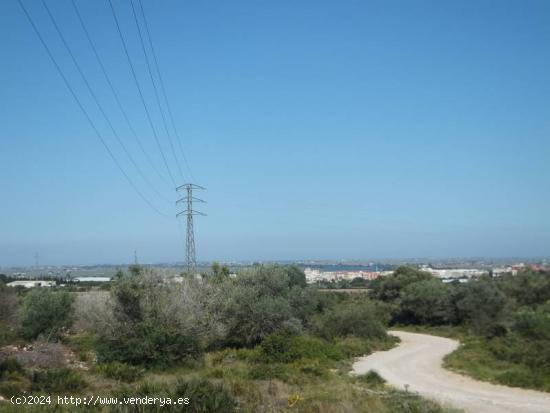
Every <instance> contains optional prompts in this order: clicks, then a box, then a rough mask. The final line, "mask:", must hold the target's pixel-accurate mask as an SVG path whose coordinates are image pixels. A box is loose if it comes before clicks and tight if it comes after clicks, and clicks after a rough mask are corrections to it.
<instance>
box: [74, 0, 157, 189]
mask: <svg viewBox="0 0 550 413" xmlns="http://www.w3.org/2000/svg"><path fill="white" fill-rule="evenodd" d="M72 4H73V8H74V11H75V13H76V15H77V17H78V20H79V22H80V26H81V27H82V29H83V30H84V33H85V34H86V38H87V39H88V43H89V44H90V47H91V48H92V51H93V52H94V55H95V57H96V60H97V62H98V63H99V66H100V67H101V71H102V72H103V76H104V77H105V80H106V81H107V84H108V85H109V88H110V89H111V92H112V93H113V96H114V98H115V101H116V103H117V106H118V108H119V109H120V112H121V113H122V116H123V117H124V120H125V121H126V124H127V125H128V128H129V129H130V132H132V136H133V137H134V138H135V140H136V142H137V144H138V146H139V148H140V149H141V151H142V152H143V154H144V155H145V158H146V159H147V161H148V162H149V164H150V165H151V167H152V168H153V169H154V171H155V172H156V173H157V175H158V176H159V177H160V178H161V179H162V180H163V181H164V182H167V181H166V178H165V177H164V175H162V174H161V173H160V171H159V170H158V168H157V167H156V165H155V164H154V162H153V160H152V159H151V157H150V156H149V153H148V152H147V151H146V150H145V148H144V147H143V144H142V142H141V139H140V138H139V137H138V134H137V133H136V130H135V128H134V127H133V125H132V123H131V122H130V119H129V117H128V114H127V113H126V110H125V109H124V107H123V106H122V103H121V101H120V98H119V96H118V93H117V91H116V90H115V87H114V86H113V83H112V81H111V78H110V77H109V75H108V73H107V69H106V68H105V65H104V64H103V61H102V60H101V57H100V56H99V53H98V51H97V48H96V47H95V44H94V42H93V40H92V37H91V36H90V33H89V31H88V28H87V27H86V24H85V23H84V19H83V18H82V15H81V14H80V11H79V9H78V6H77V5H76V1H75V0H72Z"/></svg>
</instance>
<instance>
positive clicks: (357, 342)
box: [335, 337, 374, 358]
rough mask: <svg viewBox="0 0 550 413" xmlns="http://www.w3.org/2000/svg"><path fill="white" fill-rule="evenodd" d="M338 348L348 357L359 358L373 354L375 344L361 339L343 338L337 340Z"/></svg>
mask: <svg viewBox="0 0 550 413" xmlns="http://www.w3.org/2000/svg"><path fill="white" fill-rule="evenodd" d="M335 344H336V347H337V348H338V349H339V350H340V351H341V352H342V353H343V354H344V355H345V356H346V357H348V358H349V357H359V356H364V355H367V354H370V353H372V351H373V350H374V349H373V343H372V341H371V340H365V339H363V338H359V337H343V338H339V339H338V340H336V343H335Z"/></svg>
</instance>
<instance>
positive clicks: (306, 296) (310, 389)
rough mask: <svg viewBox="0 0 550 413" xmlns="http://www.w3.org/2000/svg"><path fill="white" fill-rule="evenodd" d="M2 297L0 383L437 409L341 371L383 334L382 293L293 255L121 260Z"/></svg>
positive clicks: (51, 389) (223, 405)
mask: <svg viewBox="0 0 550 413" xmlns="http://www.w3.org/2000/svg"><path fill="white" fill-rule="evenodd" d="M70 291H73V290H70ZM0 309H5V311H2V313H1V318H0V323H1V324H2V329H1V330H2V331H8V333H2V334H3V335H2V337H1V340H2V343H0V394H1V395H2V396H4V397H7V396H10V395H13V394H22V393H26V394H62V395H67V394H69V395H75V394H76V395H79V394H80V395H86V394H99V395H112V396H119V397H122V396H127V397H128V396H137V397H139V396H146V395H150V396H164V397H167V396H170V397H180V396H183V397H189V398H190V400H191V403H190V405H186V406H164V407H162V408H161V407H159V406H157V407H151V406H149V407H147V408H145V407H140V408H137V407H135V406H134V407H132V408H130V407H128V406H117V407H116V408H115V407H104V408H103V411H112V412H130V411H131V412H136V411H163V412H171V411H174V412H176V411H186V412H214V413H215V412H233V411H244V412H272V411H286V410H292V411H297V412H348V411H364V412H428V413H430V412H434V413H436V412H443V411H447V410H443V409H442V408H441V407H439V406H438V405H436V404H434V403H432V402H429V401H426V400H423V399H422V398H420V397H418V396H416V395H414V394H410V393H407V392H399V391H394V390H391V389H389V388H387V387H386V386H385V385H384V384H383V380H381V379H380V378H379V377H377V376H376V375H375V374H373V373H371V374H367V375H365V376H363V377H352V376H350V374H349V369H350V363H351V361H352V359H353V357H356V356H359V355H364V354H368V353H370V352H372V351H376V350H380V349H386V348H389V347H391V346H392V345H393V344H394V342H395V340H394V339H392V338H390V337H389V336H387V334H386V325H387V323H388V322H389V321H390V319H391V317H392V312H391V310H392V309H393V307H392V305H390V304H386V303H383V302H381V301H373V300H370V299H368V297H367V296H366V295H364V294H360V295H347V294H338V293H337V294H328V293H322V292H319V291H318V289H317V288H316V287H312V286H307V285H306V280H305V276H304V273H303V272H302V271H301V270H300V269H298V268H296V267H281V266H255V267H253V268H250V269H246V270H243V271H240V272H239V273H238V275H237V276H236V277H231V276H230V271H229V269H228V268H227V267H224V266H221V265H214V266H213V268H212V271H211V273H209V274H205V275H204V276H203V277H201V278H195V277H189V276H183V277H180V278H179V279H178V280H172V281H169V280H167V279H165V278H163V277H161V276H159V275H158V274H155V273H154V272H152V271H149V270H145V269H143V268H139V267H132V268H131V269H130V271H129V272H128V273H123V272H119V273H118V274H117V277H116V280H115V281H114V282H113V283H112V285H111V286H110V288H109V289H108V290H106V289H105V288H102V289H97V288H96V289H91V290H89V291H86V292H83V291H81V290H79V291H78V292H67V289H63V288H61V287H58V288H55V289H52V290H49V289H40V288H38V289H32V290H30V291H25V290H21V289H20V290H17V291H16V290H14V289H11V288H7V287H4V286H2V285H1V284H0ZM6 344H10V345H8V346H6ZM1 346H3V347H1ZM0 403H2V402H0ZM39 407H40V409H36V411H74V407H73V408H71V407H70V406H65V407H59V406H57V407H56V406H52V407H51V408H47V407H44V406H39ZM54 407H55V409H54ZM0 408H2V409H3V410H5V411H34V410H33V407H32V406H26V407H25V408H23V407H21V406H9V405H7V404H3V405H0ZM98 410H100V409H98Z"/></svg>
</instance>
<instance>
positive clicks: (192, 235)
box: [176, 184, 206, 274]
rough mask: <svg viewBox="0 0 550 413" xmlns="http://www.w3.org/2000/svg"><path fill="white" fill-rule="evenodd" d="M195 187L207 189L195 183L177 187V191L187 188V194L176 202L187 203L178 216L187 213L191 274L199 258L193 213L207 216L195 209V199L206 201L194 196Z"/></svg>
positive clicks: (188, 252) (188, 266) (186, 253)
mask: <svg viewBox="0 0 550 413" xmlns="http://www.w3.org/2000/svg"><path fill="white" fill-rule="evenodd" d="M193 189H206V188H203V187H202V186H199V185H195V184H185V185H181V186H179V187H177V188H176V190H177V191H180V190H185V191H186V195H185V196H184V197H183V198H180V199H178V200H177V201H176V204H179V203H182V202H185V203H186V204H187V209H185V210H184V211H181V212H179V213H178V214H177V215H176V217H179V216H180V215H186V216H187V237H186V239H185V249H186V251H185V258H186V263H187V272H188V273H189V274H192V273H193V272H195V270H196V267H197V259H196V256H195V231H194V228H193V215H202V216H205V215H206V214H203V213H202V212H199V211H195V210H194V209H193V201H195V202H202V203H204V202H205V201H203V200H202V199H199V198H195V197H194V196H193Z"/></svg>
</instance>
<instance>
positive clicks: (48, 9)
mask: <svg viewBox="0 0 550 413" xmlns="http://www.w3.org/2000/svg"><path fill="white" fill-rule="evenodd" d="M42 4H43V5H44V8H45V9H46V12H47V13H48V16H49V17H50V20H51V21H52V23H53V25H54V27H55V30H56V32H57V34H58V35H59V37H60V38H61V42H62V43H63V46H64V47H65V49H66V50H67V52H68V53H69V56H70V57H71V60H72V61H73V63H74V65H75V67H76V69H77V71H78V73H79V74H80V77H81V78H82V80H83V81H84V84H85V85H86V88H87V89H88V92H90V95H91V96H92V99H93V100H94V102H95V104H96V106H97V108H98V109H99V111H100V112H101V114H102V116H103V118H104V119H105V121H106V122H107V124H108V125H109V128H110V129H111V132H112V133H113V135H114V136H115V138H116V140H117V142H118V143H119V144H120V146H121V147H122V150H123V151H124V153H125V154H126V156H127V157H128V159H129V160H130V162H131V163H132V164H133V165H134V167H135V168H136V170H137V171H138V173H139V175H140V176H141V178H142V179H143V180H144V181H145V183H146V184H147V185H148V186H149V187H150V188H151V189H152V190H153V192H155V193H156V194H157V195H158V196H159V197H161V198H163V199H165V200H166V201H167V202H170V201H168V200H167V199H166V198H165V197H164V196H163V195H161V194H160V192H159V191H158V190H157V188H156V187H155V186H154V185H153V184H152V183H151V182H150V181H149V179H148V178H147V177H146V176H145V174H144V173H143V171H142V170H141V168H140V167H139V165H138V164H137V162H136V161H135V160H134V158H133V157H132V155H131V154H130V152H129V151H128V149H127V148H126V145H125V144H124V142H123V141H122V139H121V138H120V136H119V135H118V133H117V131H116V130H115V128H114V126H113V123H112V122H111V119H110V118H109V116H107V113H106V112H105V109H104V108H103V106H102V105H101V103H100V102H99V99H98V98H97V95H96V94H95V92H94V91H93V89H92V86H91V85H90V82H89V81H88V78H87V77H86V75H85V74H84V72H83V70H82V68H81V67H80V65H79V64H78V61H77V60H76V57H75V55H74V54H73V52H72V50H71V47H70V46H69V44H68V43H67V39H65V36H64V35H63V32H62V31H61V29H60V27H59V25H58V24H57V21H56V19H55V17H54V16H53V14H52V12H51V10H50V8H49V7H48V5H47V3H46V1H45V0H42Z"/></svg>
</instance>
